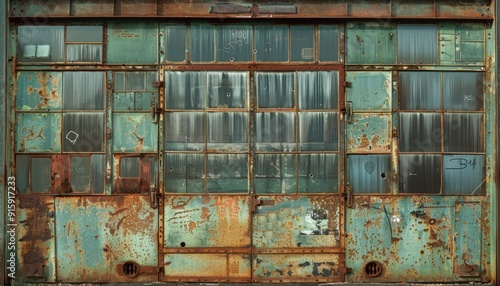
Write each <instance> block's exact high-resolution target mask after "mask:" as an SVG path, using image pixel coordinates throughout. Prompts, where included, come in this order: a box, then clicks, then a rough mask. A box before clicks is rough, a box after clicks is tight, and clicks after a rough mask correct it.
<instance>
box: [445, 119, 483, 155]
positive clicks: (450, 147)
mask: <svg viewBox="0 0 500 286" xmlns="http://www.w3.org/2000/svg"><path fill="white" fill-rule="evenodd" d="M483 122H484V120H483V114H467V113H448V114H445V116H444V124H445V125H444V151H445V152H484V133H483V125H484V123H483Z"/></svg>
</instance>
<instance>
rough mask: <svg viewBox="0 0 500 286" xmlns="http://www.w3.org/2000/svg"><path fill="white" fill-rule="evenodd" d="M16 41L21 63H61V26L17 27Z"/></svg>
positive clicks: (62, 31) (62, 38) (62, 37)
mask: <svg viewBox="0 0 500 286" xmlns="http://www.w3.org/2000/svg"><path fill="white" fill-rule="evenodd" d="M17 41H18V43H17V44H18V51H20V54H19V58H20V59H19V61H21V62H23V61H25V62H62V61H63V54H64V27H63V26H19V28H18V37H17Z"/></svg>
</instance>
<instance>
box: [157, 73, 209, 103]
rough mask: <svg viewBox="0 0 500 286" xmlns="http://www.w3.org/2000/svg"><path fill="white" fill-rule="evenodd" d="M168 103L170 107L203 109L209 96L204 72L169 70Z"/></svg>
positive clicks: (167, 81) (167, 77) (167, 75)
mask: <svg viewBox="0 0 500 286" xmlns="http://www.w3.org/2000/svg"><path fill="white" fill-rule="evenodd" d="M165 78H166V93H167V94H166V104H167V108H168V109H203V108H205V102H206V97H207V75H206V73H204V72H167V73H166V75H165Z"/></svg>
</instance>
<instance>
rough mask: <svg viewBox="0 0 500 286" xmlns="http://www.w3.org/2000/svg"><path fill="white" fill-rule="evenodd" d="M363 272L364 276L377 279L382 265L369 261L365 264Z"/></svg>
mask: <svg viewBox="0 0 500 286" xmlns="http://www.w3.org/2000/svg"><path fill="white" fill-rule="evenodd" d="M363 270H364V272H365V275H366V276H368V277H377V276H379V275H380V273H382V264H380V262H378V261H370V262H368V263H366V264H365V268H364V269H363Z"/></svg>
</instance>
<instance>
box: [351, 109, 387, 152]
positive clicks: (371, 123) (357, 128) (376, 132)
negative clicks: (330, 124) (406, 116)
mask: <svg viewBox="0 0 500 286" xmlns="http://www.w3.org/2000/svg"><path fill="white" fill-rule="evenodd" d="M346 128H347V129H346V140H347V152H348V153H389V152H390V151H391V115H390V114H354V115H353V119H352V123H350V124H347V125H346Z"/></svg>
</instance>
